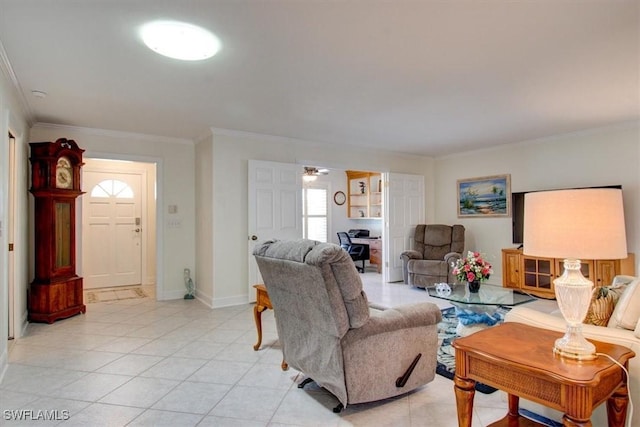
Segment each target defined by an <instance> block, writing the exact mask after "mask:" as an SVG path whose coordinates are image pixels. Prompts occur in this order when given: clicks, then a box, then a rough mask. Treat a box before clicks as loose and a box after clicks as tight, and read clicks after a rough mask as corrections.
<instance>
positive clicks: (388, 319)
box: [347, 302, 442, 342]
mask: <svg viewBox="0 0 640 427" xmlns="http://www.w3.org/2000/svg"><path fill="white" fill-rule="evenodd" d="M376 308H377V309H378V310H380V308H381V307H376ZM378 310H375V311H372V312H371V317H369V321H368V322H367V323H366V324H364V325H363V326H361V327H360V328H357V329H350V330H349V332H348V333H347V335H348V336H349V341H351V342H354V341H357V340H358V339H363V338H366V337H368V336H371V335H376V334H382V333H386V332H393V331H398V330H401V329H408V328H415V327H420V326H430V325H436V324H438V322H440V320H442V313H441V312H440V308H439V307H438V306H437V305H435V304H433V303H430V302H421V303H414V304H404V305H399V306H396V307H393V308H389V309H386V310H380V311H378Z"/></svg>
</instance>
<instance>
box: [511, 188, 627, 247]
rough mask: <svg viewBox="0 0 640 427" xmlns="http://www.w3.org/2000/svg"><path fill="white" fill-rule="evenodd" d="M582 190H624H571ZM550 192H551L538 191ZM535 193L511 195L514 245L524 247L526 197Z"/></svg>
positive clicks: (525, 192)
mask: <svg viewBox="0 0 640 427" xmlns="http://www.w3.org/2000/svg"><path fill="white" fill-rule="evenodd" d="M580 188H618V189H622V185H601V186H596V187H579V188H571V189H572V190H576V189H580ZM562 190H569V188H563V189H562ZM538 191H549V190H538ZM532 192H533V191H520V192H515V193H513V192H512V193H511V226H512V228H511V234H512V238H513V244H514V245H520V246H522V243H523V240H524V239H523V238H522V236H523V234H524V195H525V194H527V193H532Z"/></svg>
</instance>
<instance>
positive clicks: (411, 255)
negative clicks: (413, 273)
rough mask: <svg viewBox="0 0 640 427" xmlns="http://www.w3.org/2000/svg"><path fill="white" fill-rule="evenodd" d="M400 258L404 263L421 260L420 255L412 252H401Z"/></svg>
mask: <svg viewBox="0 0 640 427" xmlns="http://www.w3.org/2000/svg"><path fill="white" fill-rule="evenodd" d="M400 258H401V259H402V260H404V261H409V260H410V259H423V257H422V254H421V253H420V252H418V251H414V250H408V251H404V252H402V253H401V254H400Z"/></svg>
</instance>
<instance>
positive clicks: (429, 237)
mask: <svg viewBox="0 0 640 427" xmlns="http://www.w3.org/2000/svg"><path fill="white" fill-rule="evenodd" d="M414 249H415V250H416V251H418V252H420V253H421V254H422V256H423V257H424V259H432V260H444V256H445V255H446V254H448V253H449V252H458V253H462V252H463V251H464V226H462V225H459V224H456V225H453V226H451V225H444V224H419V225H417V226H416V231H415V234H414Z"/></svg>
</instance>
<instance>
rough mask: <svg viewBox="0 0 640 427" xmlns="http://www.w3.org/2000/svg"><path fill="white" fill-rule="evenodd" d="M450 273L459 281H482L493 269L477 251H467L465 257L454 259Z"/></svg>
mask: <svg viewBox="0 0 640 427" xmlns="http://www.w3.org/2000/svg"><path fill="white" fill-rule="evenodd" d="M452 273H453V275H454V276H456V279H458V281H459V282H475V281H479V282H484V281H485V280H487V279H488V278H489V276H490V275H491V274H492V273H493V269H492V268H491V264H489V262H487V261H486V260H485V259H484V258H482V255H480V253H479V252H472V251H469V252H467V256H466V258H461V259H459V260H458V261H456V263H455V265H454V266H453V271H452Z"/></svg>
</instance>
